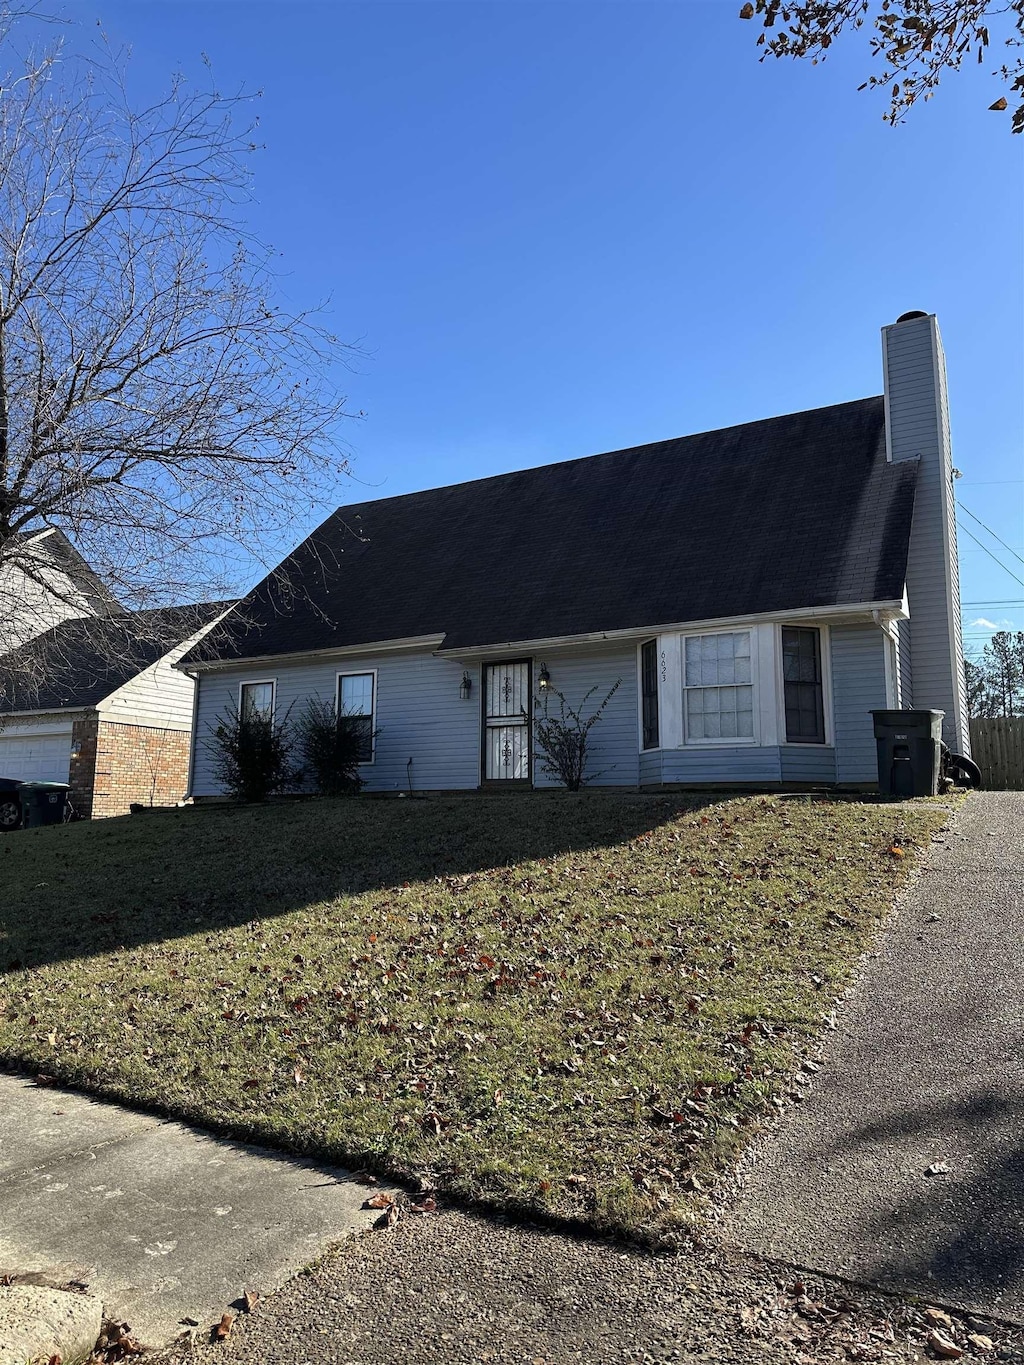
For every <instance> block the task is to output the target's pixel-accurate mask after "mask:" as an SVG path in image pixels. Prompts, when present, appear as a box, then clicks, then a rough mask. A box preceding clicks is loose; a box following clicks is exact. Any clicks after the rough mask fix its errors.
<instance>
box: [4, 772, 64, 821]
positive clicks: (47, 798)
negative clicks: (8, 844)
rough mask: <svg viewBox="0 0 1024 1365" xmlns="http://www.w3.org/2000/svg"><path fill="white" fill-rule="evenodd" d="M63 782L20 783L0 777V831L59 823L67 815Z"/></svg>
mask: <svg viewBox="0 0 1024 1365" xmlns="http://www.w3.org/2000/svg"><path fill="white" fill-rule="evenodd" d="M69 791H70V787H69V786H68V784H67V783H66V782H21V781H19V780H18V779H17V778H16V777H0V834H8V833H9V832H10V831H11V830H12V829H23V828H31V827H33V826H36V825H59V824H62V823H63V822H64V821H65V820H68V819H70V818H71V813H72V807H71V801H70V799H69V797H68V792H69Z"/></svg>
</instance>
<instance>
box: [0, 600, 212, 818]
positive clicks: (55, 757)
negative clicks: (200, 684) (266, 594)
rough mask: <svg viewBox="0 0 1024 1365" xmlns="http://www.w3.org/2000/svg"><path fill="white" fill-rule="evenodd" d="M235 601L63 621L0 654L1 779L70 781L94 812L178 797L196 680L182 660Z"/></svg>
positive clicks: (184, 777) (82, 810)
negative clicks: (0, 710)
mask: <svg viewBox="0 0 1024 1365" xmlns="http://www.w3.org/2000/svg"><path fill="white" fill-rule="evenodd" d="M229 605H230V604H229V603H225V602H214V603H202V604H199V605H196V606H189V607H163V608H159V609H157V610H153V611H141V612H121V613H119V614H118V615H109V616H106V617H102V618H100V617H92V618H82V619H77V620H69V621H64V622H62V623H61V624H60V625H58V626H56V627H55V628H54V629H52V630H50V631H47V632H46V633H45V634H44V635H41V636H38V637H37V638H36V639H34V640H32V641H31V642H30V643H27V644H25V645H23V646H22V648H21V649H19V650H16V651H14V652H13V653H11V654H7V655H5V656H4V657H3V658H0V695H3V696H4V697H5V698H7V700H6V701H5V703H4V713H3V714H0V776H2V777H14V778H20V779H35V780H43V781H52V782H70V784H71V800H72V803H73V804H74V806H75V809H76V811H77V812H78V813H79V814H80V815H85V816H90V815H91V816H104V815H124V814H126V813H127V812H128V808H129V806H130V804H131V803H132V802H139V803H140V804H143V805H167V804H171V803H173V802H175V801H180V800H181V799H182V798H183V797H184V795H185V790H186V787H187V782H188V766H189V750H190V739H191V732H192V712H193V703H194V696H195V686H194V684H193V681H192V679H191V678H189V677H188V676H186V675H185V674H184V673H182V672H181V671H180V670H178V669H176V668H175V667H174V666H173V665H174V664H175V663H176V662H177V661H178V660H179V659H180V658H181V656H182V655H183V654H184V653H185V652H186V651H187V650H189V649H190V648H192V647H193V646H194V645H195V644H196V642H197V641H198V640H200V639H201V638H202V637H203V636H204V635H205V634H206V633H207V631H209V630H210V628H211V626H212V625H213V624H214V623H215V622H216V621H217V620H218V618H220V617H222V616H223V615H224V613H225V611H226V610H227V609H228V607H229ZM29 679H31V682H29Z"/></svg>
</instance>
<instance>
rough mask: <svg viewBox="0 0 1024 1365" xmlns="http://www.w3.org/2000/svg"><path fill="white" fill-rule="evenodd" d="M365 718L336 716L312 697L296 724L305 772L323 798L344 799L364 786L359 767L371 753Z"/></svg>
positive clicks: (321, 702)
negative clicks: (334, 797) (343, 797)
mask: <svg viewBox="0 0 1024 1365" xmlns="http://www.w3.org/2000/svg"><path fill="white" fill-rule="evenodd" d="M368 722H369V717H368V716H346V715H341V716H339V715H337V714H336V713H335V710H334V707H333V706H331V704H330V703H329V702H326V701H323V700H321V698H319V697H311V698H310V700H309V701H308V702H307V703H306V707H305V709H304V710H303V711H302V713H301V714H300V716H299V719H298V721H297V723H296V727H295V728H296V732H297V736H298V746H299V753H300V755H301V756H302V761H303V765H304V768H305V771H306V773H307V774H308V775H309V776H311V777H312V779H313V782H314V783H315V785H316V789H317V791H318V792H320V793H321V795H323V796H346V795H349V794H351V793H353V792H357V791H358V790H359V788H360V787H361V786H362V785H363V779H362V777H361V776H360V775H359V764H360V763H363V762H365V761H366V759H367V758H369V757H370V754H371V753H372V747H373V740H374V733H371V732H370V731H369V730H368V725H367V723H368Z"/></svg>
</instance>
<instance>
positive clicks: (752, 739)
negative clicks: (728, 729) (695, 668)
mask: <svg viewBox="0 0 1024 1365" xmlns="http://www.w3.org/2000/svg"><path fill="white" fill-rule="evenodd" d="M707 635H747V636H749V637H750V682H749V683H718V684H708V686H720V687H749V688H750V690H751V698H752V705H753V713H752V720H753V730H754V733H753V734H752V735H733V736H729V737H728V738H724V737H719V738H717V739H691V738H690V736H689V734H688V733H687V725H686V721H687V712H686V694H687V692H688V691H690V690H691V689H690V688H688V687H687V685H686V642H687V640H700V639H702V638H703V637H704V636H707ZM679 641H680V644H679V653H680V660H679V665H680V672H679V683H680V690H681V693H682V703H683V709H682V722H683V743H682V747H683V748H684V749H732V748H735V747H737V746H739V745H742V746H743V747H745V748H760V746H761V718H760V709H759V697H758V684H759V680H758V650H757V643H758V642H757V631H756V629H755V628H754V627H753V626H741V627H734V628H733V629H731V630H693V631H687V632H685V633H684V634H680V636H679ZM694 690H695V689H694Z"/></svg>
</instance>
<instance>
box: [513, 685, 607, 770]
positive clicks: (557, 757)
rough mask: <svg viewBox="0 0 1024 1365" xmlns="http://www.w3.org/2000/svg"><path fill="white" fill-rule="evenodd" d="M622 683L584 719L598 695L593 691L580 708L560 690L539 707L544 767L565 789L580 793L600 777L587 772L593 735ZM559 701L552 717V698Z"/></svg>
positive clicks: (538, 730)
mask: <svg viewBox="0 0 1024 1365" xmlns="http://www.w3.org/2000/svg"><path fill="white" fill-rule="evenodd" d="M621 682H622V679H621V678H619V679H618V681H617V682H616V683H615V684H614V685H613V686H612V687H611V689H610V690H609V692H608V695H607V696H606V697H605V699H604V701H602V702H601V703H600V705H599V706H597V707H595V708H594V710H593V711H591V713H590V715H589V716H586V717H584V711H585V710H586V706H587V702H588V701H589V700H590V698H591V697H592V696H593V695H594V693H595V692H596V691H597V688H596V687H592V688H591V689H590V691H589V692H588V693H587V694H586V696H584V698H583V700H582V701H581V702H580V704H579V706H578V707H577V708H573V707H571V706H570V705H569V703H568V702H567V701H566V699H565V697H564V695H563V694H562V693H561V692H559V691H558V690H557V689H552V691H551V692H550V693H549V694H548V695H547V696H546V697H545V698H544V700H543V701H542V702H539V703H538V705H540V706H543V708H544V714H543V716H542V717H541V718H540V719H539V720H538V721H537V724H536V727H535V730H534V734H535V738H536V742H537V747H538V748H539V749H540V751H541V753H542V754H543V755H544V761H543V763H542V764H541V767H542V769H543V771H544V772H546V773H548V774H549V775H550V776H551V777H557V778H558V780H559V782H561V784H562V786H563V787H566V788H567V789H568V790H569V791H571V792H578V791H579V789H580V788H581V787H585V786H586V784H587V783H588V782H593V781H594V780H595V779H596V778H598V777H600V776H601V774H600V773H588V772H587V759H588V754H587V750H588V745H589V740H590V732H591V730H592V729H593V728H594V726H595V725H596V724H597V722H598V721H599V720H600V719H601V717H602V715H603V714H604V709H605V707H606V706H607V705H608V703H609V702H610V701H611V699H612V697H614V696H615V693H616V692H617V691H618V690H619V686H620V684H621ZM552 697H556V698H557V699H558V708H559V713H558V715H557V716H553V715H551V711H550V708H551V698H552Z"/></svg>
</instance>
